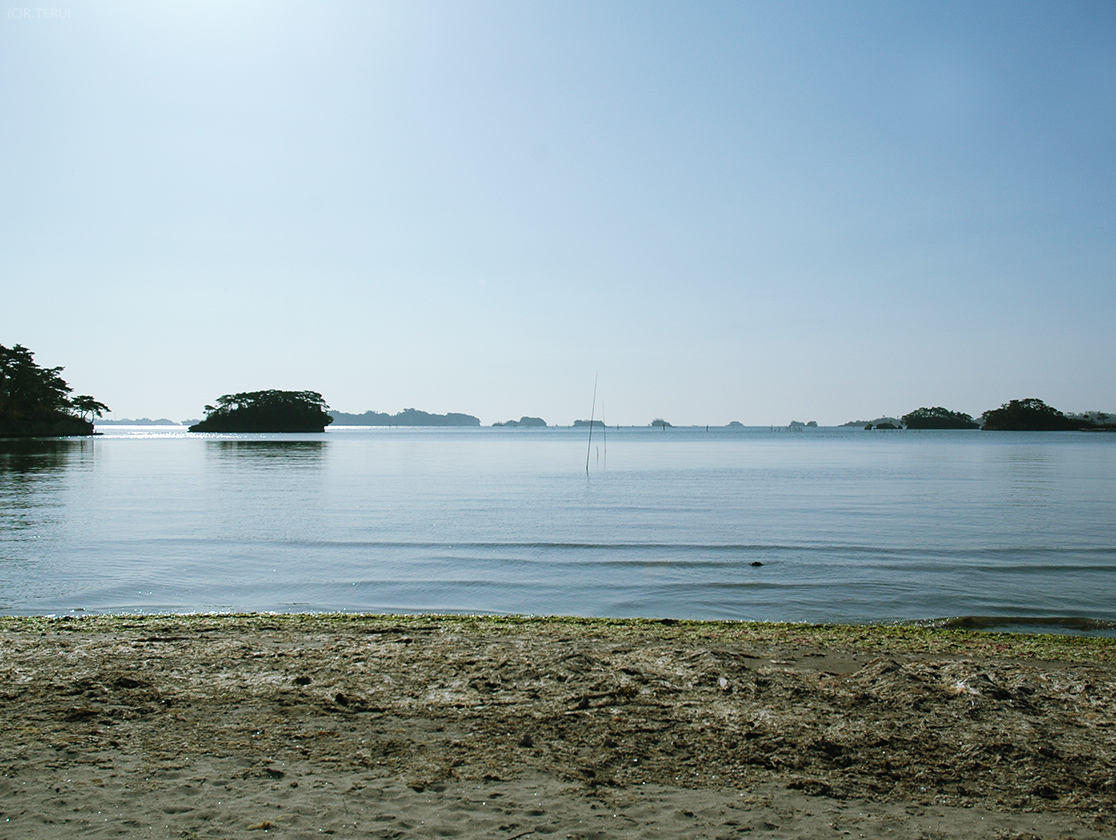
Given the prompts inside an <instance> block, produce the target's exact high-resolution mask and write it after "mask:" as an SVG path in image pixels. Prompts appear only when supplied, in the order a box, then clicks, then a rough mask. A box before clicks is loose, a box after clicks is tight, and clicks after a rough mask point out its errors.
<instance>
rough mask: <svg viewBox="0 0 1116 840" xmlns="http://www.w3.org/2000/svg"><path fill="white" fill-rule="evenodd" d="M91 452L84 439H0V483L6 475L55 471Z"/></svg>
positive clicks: (91, 445) (88, 443)
mask: <svg viewBox="0 0 1116 840" xmlns="http://www.w3.org/2000/svg"><path fill="white" fill-rule="evenodd" d="M92 455H93V441H91V440H88V439H85V438H83V439H81V440H70V439H43V438H15V439H0V487H2V486H3V482H4V481H5V480H6V479H8V478H10V477H16V476H23V475H27V476H30V475H34V474H36V473H43V472H59V471H61V470H62V469H63V468H65V467H67V466H72V465H73V464H74V462H79V461H81V460H83V459H85V458H90V457H92Z"/></svg>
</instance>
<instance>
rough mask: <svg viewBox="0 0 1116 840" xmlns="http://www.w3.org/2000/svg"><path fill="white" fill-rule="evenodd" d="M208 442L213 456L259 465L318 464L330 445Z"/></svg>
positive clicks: (317, 442) (319, 442)
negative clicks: (271, 462)
mask: <svg viewBox="0 0 1116 840" xmlns="http://www.w3.org/2000/svg"><path fill="white" fill-rule="evenodd" d="M205 444H206V445H205V454H206V455H207V456H209V457H211V458H216V459H223V460H237V461H241V460H251V461H254V462H255V464H254V466H257V467H268V466H313V465H319V464H320V463H321V460H322V456H323V455H324V454H325V451H326V446H327V442H326V441H324V440H207V441H206V442H205ZM268 461H275V462H282V463H281V464H280V463H276V464H269V463H267V462H268Z"/></svg>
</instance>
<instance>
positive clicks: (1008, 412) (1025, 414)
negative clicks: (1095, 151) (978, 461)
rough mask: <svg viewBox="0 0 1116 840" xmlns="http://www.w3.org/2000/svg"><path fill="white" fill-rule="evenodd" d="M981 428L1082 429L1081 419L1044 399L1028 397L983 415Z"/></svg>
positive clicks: (1028, 430)
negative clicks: (1066, 413)
mask: <svg viewBox="0 0 1116 840" xmlns="http://www.w3.org/2000/svg"><path fill="white" fill-rule="evenodd" d="M981 419H982V420H983V421H984V423H983V425H982V426H981V428H983V429H985V430H986V431H994V432H1057V431H1074V430H1076V429H1080V428H1081V426H1082V423H1081V421H1079V420H1073V419H1071V418H1069V417H1066V415H1064V414H1062V412H1060V411H1058V409H1056V408H1053V407H1051V406H1049V405H1047V404H1046V403H1044V402H1043V401H1042V400H1039V399H1035V398H1034V397H1028V398H1027V399H1024V400H1011V401H1010V402H1006V403H1004V404H1003V405H1001V406H1000V407H999V408H995V409H992V410H990V411H986V412H984V413H983V414H982V415H981Z"/></svg>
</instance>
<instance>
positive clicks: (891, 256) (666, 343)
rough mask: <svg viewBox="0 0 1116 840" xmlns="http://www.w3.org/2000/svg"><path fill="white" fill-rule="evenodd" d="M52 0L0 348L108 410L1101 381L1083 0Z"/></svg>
mask: <svg viewBox="0 0 1116 840" xmlns="http://www.w3.org/2000/svg"><path fill="white" fill-rule="evenodd" d="M51 2H54V0H51ZM61 2H64V3H65V4H64V5H59V6H56V7H53V9H51V8H47V7H44V11H42V12H36V8H38V7H33V8H31V9H28V10H26V11H24V10H23V9H22V7H20V8H16V7H14V6H9V7H6V8H5V9H3V10H0V15H2V16H0V79H2V80H3V84H0V153H2V161H3V164H2V166H0V272H2V273H0V343H3V344H7V345H11V344H14V343H17V342H18V343H22V344H24V345H27V346H28V347H30V348H31V349H32V350H33V351H35V353H36V359H37V360H38V361H39V362H40V363H41V364H44V365H64V366H65V368H66V372H65V374H64V375H65V376H66V378H67V379H68V381H69V382H70V383H71V384H72V385H73V386H74V387H75V388H76V389H77V390H78V391H79V392H82V393H90V394H93V395H94V396H96V397H97V398H98V399H100V400H102V401H104V402H106V403H108V404H109V405H110V406H111V407H112V408H113V409H114V413H115V416H117V417H137V416H150V417H156V416H166V417H171V418H174V419H183V418H187V417H198V416H200V415H201V413H202V406H203V405H204V404H205V403H207V402H212V401H213V400H214V399H215V398H216V397H217V396H219V395H221V394H224V393H228V392H232V391H240V390H257V389H263V388H292V389H301V388H309V389H313V390H318V391H321V392H322V393H323V394H324V395H325V397H326V399H327V401H328V402H329V403H330V405H331V406H333V407H334V408H337V409H340V410H342V411H351V412H360V411H364V410H367V409H374V410H378V411H387V412H395V411H399V410H401V409H403V408H406V407H415V408H420V409H424V410H427V411H434V412H445V411H462V412H468V413H471V414H475V415H477V416H479V417H480V418H481V420H482V421H483V422H484V423H485V424H488V423H492V422H494V421H498V420H507V419H509V418H518V417H520V416H521V415H524V414H528V415H537V416H541V417H543V418H545V419H546V420H548V421H549V422H551V423H562V424H566V423H570V422H572V421H573V420H574V419H576V418H580V417H586V416H588V413H589V408H590V401H591V399H592V390H593V380H594V376H595V375H596V374H597V372H598V371H599V375H600V386H599V395H598V405H599V403H600V401H602V400H603V402H604V404H605V412H606V419H607V420H608V422H610V423H623V424H646V423H648V422H650V421H651V419H652V418H654V417H664V418H666V419H667V420H669V421H671V422H672V423H675V424H690V423H693V424H704V423H710V424H722V423H727V422H728V421H730V420H739V421H741V422H744V423H746V424H761V425H766V424H769V423H778V424H785V423H787V422H789V421H790V420H792V419H797V420H802V421H806V420H811V419H816V420H818V421H819V422H820V423H822V424H831V423H841V422H844V421H846V420H851V419H860V418H867V419H870V418H872V417H875V416H878V415H881V414H902V413H905V412H907V411H910V410H912V409H914V408H917V407H918V406H921V405H944V406H946V407H947V408H951V409H954V410H960V411H967V412H970V413H974V414H976V413H979V412H981V411H983V410H985V409H988V408H995V407H997V406H998V405H1000V404H1001V403H1003V402H1006V401H1007V400H1009V399H1012V398H1020V397H1031V396H1034V397H1039V398H1041V399H1045V400H1046V401H1047V402H1049V403H1051V404H1053V405H1055V406H1057V407H1058V408H1061V409H1063V410H1065V411H1083V410H1087V409H1101V410H1108V411H1116V393H1114V386H1116V317H1114V316H1116V212H1114V208H1116V4H1113V3H1111V2H1096V3H1077V2H1048V3H1028V2H1019V1H1018V0H1012V2H982V3H973V2H958V3H950V2H925V3H919V2H882V3H876V2H824V3H810V2H743V0H740V2H707V3H700V2H699V3H682V2H672V3H653V2H646V0H640V1H639V2H600V0H594V2H527V3H524V2H472V0H470V1H469V2H421V0H420V2H388V3H375V2H354V3H348V2H330V3H309V2H307V3H291V2H275V0H268V1H267V2H239V3H237V2H227V0H221V2H201V1H200V0H191V2H160V3H139V2H137V3H133V4H118V3H110V2H98V3H85V2H75V3H70V2H65V0H61Z"/></svg>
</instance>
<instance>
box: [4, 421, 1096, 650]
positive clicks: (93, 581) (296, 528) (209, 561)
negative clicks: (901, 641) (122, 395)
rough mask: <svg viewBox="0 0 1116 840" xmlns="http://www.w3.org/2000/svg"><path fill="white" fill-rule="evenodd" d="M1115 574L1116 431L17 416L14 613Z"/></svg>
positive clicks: (861, 613) (738, 591) (902, 603)
mask: <svg viewBox="0 0 1116 840" xmlns="http://www.w3.org/2000/svg"><path fill="white" fill-rule="evenodd" d="M587 451H588V454H589V456H590V458H589V470H588V473H587V472H586V454H587ZM760 564H762V565H760ZM1114 596H1116V435H1106V434H1085V433H1042V434H1027V433H994V432H909V431H908V432H864V431H862V430H859V429H832V430H830V429H819V430H809V431H805V432H800V433H794V432H789V431H785V430H778V431H772V430H769V429H766V428H764V429H746V430H725V429H713V430H710V431H708V432H707V431H706V430H705V429H704V428H701V429H671V430H667V431H665V432H664V431H660V430H651V429H624V430H611V429H610V430H608V432H607V436H606V437H604V438H603V439H602V436H601V435H600V434H599V433H596V434H595V438H594V441H593V447H592V450H587V441H586V433H585V431H583V430H572V429H537V430H525V429H519V430H517V429H356V428H349V429H346V428H336V429H330V430H328V431H327V432H326V433H325V434H323V435H303V436H291V435H215V436H199V435H189V434H187V433H185V432H184V431H183V430H182V429H180V428H166V427H160V428H151V427H148V428H140V427H127V428H121V427H106V428H105V434H104V436H103V437H97V438H93V439H70V440H36V441H3V442H0V613H5V614H44V613H58V614H61V613H70V612H73V611H82V610H84V611H96V612H187V611H190V612H193V611H248V610H253V611H282V612H288V611H327V610H342V611H371V612H412V611H420V612H494V613H528V614H558V613H561V614H575V615H592V616H658V617H675V618H704V619H713V618H719V619H755V620H803V621H814V622H823V621H825V622H828V621H840V622H848V621H890V620H918V619H931V618H939V617H949V616H991V617H999V618H1011V619H1026V620H1027V621H1033V620H1036V619H1043V618H1048V617H1065V616H1071V617H1086V618H1090V619H1096V620H1099V621H1101V622H1116V597H1114ZM1101 632H1104V631H1103V630H1102V631H1101Z"/></svg>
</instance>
